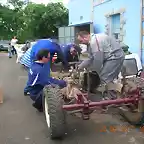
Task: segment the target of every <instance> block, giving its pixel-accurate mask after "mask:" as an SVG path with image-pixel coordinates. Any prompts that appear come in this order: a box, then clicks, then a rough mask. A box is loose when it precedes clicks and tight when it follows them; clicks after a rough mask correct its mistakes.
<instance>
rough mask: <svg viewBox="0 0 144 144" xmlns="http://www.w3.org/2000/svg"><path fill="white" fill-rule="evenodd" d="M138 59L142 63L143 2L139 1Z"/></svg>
mask: <svg viewBox="0 0 144 144" xmlns="http://www.w3.org/2000/svg"><path fill="white" fill-rule="evenodd" d="M140 17H141V19H140V57H141V62H142V56H143V54H142V45H143V0H141V1H140Z"/></svg>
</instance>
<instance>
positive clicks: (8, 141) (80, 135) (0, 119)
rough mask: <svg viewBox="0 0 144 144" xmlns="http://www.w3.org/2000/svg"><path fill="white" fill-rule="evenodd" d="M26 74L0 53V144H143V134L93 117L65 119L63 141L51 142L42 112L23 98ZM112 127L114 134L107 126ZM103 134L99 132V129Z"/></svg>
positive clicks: (117, 120)
mask: <svg viewBox="0 0 144 144" xmlns="http://www.w3.org/2000/svg"><path fill="white" fill-rule="evenodd" d="M25 81H26V73H25V72H23V71H22V70H20V67H19V65H18V64H16V63H15V58H13V59H8V57H6V56H4V55H2V54H0V84H1V85H2V87H3V90H4V98H5V99H4V103H3V104H1V105H0V144H128V143H131V144H144V134H143V133H141V132H138V131H137V130H136V129H133V130H130V131H129V132H124V130H118V126H120V127H121V128H124V126H122V125H124V124H126V122H123V121H121V120H120V117H118V116H111V115H98V114H93V115H92V119H91V120H90V121H82V120H81V119H80V118H75V117H70V116H69V117H68V119H67V121H68V130H67V135H66V138H65V139H64V140H60V141H51V140H50V138H49V132H48V129H47V126H46V123H45V119H44V116H43V114H42V113H38V112H37V111H36V110H35V109H34V108H33V107H32V106H31V100H30V99H29V97H24V96H23V87H24V85H25ZM112 125H116V126H117V132H111V131H110V129H109V126H112ZM105 126H106V127H107V131H105V132H101V130H102V129H103V127H105Z"/></svg>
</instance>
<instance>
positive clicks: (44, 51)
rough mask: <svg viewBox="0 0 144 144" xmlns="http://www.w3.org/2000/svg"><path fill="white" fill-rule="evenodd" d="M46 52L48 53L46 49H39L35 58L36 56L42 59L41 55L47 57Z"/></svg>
mask: <svg viewBox="0 0 144 144" xmlns="http://www.w3.org/2000/svg"><path fill="white" fill-rule="evenodd" d="M48 54H49V50H48V49H41V50H39V51H38V53H37V55H36V58H37V60H42V58H43V57H45V58H47V57H48Z"/></svg>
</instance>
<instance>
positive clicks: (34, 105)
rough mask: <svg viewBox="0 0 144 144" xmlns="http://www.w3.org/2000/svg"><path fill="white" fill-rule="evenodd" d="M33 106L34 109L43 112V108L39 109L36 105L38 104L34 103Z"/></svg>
mask: <svg viewBox="0 0 144 144" xmlns="http://www.w3.org/2000/svg"><path fill="white" fill-rule="evenodd" d="M32 106H33V107H34V108H36V109H37V110H38V111H39V112H43V108H42V107H41V108H40V107H38V106H37V105H36V103H33V104H32Z"/></svg>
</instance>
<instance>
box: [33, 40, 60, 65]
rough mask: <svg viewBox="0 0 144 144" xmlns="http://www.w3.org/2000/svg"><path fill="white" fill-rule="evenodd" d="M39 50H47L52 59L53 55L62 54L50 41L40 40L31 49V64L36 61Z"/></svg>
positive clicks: (57, 46) (58, 47)
mask: <svg viewBox="0 0 144 144" xmlns="http://www.w3.org/2000/svg"><path fill="white" fill-rule="evenodd" d="M41 49H48V50H49V52H50V54H51V57H53V55H54V54H55V53H60V54H62V51H61V48H60V46H59V45H58V44H56V43H55V42H52V40H50V39H41V40H39V41H37V43H36V44H35V45H34V46H33V47H32V51H31V62H33V61H34V60H36V59H37V58H36V55H37V53H38V52H39V50H41Z"/></svg>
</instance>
